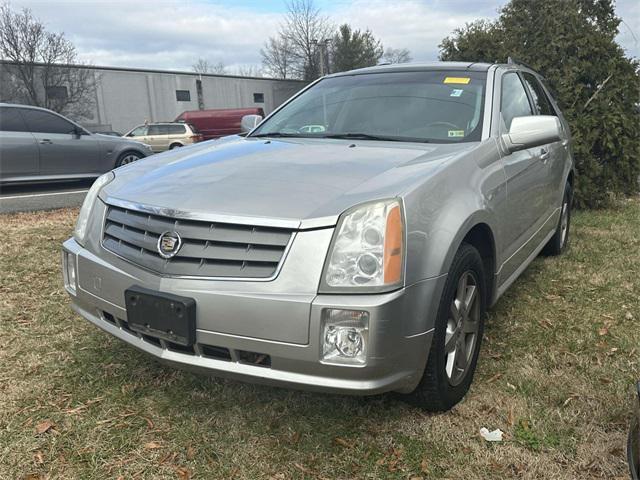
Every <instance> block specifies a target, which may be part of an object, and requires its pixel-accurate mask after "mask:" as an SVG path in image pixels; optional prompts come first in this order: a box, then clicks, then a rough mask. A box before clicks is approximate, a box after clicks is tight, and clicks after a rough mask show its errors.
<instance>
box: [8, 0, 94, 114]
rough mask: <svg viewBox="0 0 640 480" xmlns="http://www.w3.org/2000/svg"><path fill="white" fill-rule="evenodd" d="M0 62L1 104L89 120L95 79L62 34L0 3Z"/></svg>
mask: <svg viewBox="0 0 640 480" xmlns="http://www.w3.org/2000/svg"><path fill="white" fill-rule="evenodd" d="M0 58H2V59H3V60H5V61H8V63H6V64H5V65H4V66H3V69H4V70H6V72H5V75H4V78H5V79H8V81H9V85H8V86H7V88H6V89H5V88H4V87H3V90H6V91H3V94H2V96H3V97H9V95H10V96H11V98H4V100H9V101H15V102H21V103H27V104H31V105H37V106H40V107H45V108H49V109H51V110H55V111H56V112H60V113H65V114H67V115H71V116H74V117H76V118H78V117H89V116H90V114H91V109H92V107H93V105H94V102H95V89H96V84H97V81H98V79H97V78H96V76H95V73H94V71H93V70H92V69H91V68H87V67H90V66H89V65H87V64H84V63H82V62H80V61H79V60H78V56H77V52H76V49H75V46H74V45H73V44H72V43H71V42H70V41H69V40H67V39H66V38H65V36H64V33H53V32H48V31H47V30H46V29H45V27H44V25H43V24H42V22H40V21H39V20H38V19H37V18H35V17H34V16H33V15H32V14H31V11H30V10H29V9H26V8H25V9H23V10H22V11H20V12H14V11H13V10H12V9H11V7H10V5H9V3H3V4H2V5H0Z"/></svg>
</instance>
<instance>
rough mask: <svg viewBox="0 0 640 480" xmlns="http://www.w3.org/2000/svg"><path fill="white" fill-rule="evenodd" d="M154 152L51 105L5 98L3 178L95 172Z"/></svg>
mask: <svg viewBox="0 0 640 480" xmlns="http://www.w3.org/2000/svg"><path fill="white" fill-rule="evenodd" d="M152 153H153V152H152V151H151V149H150V148H149V146H148V145H145V144H143V143H140V142H135V141H132V140H127V139H124V138H117V137H113V136H110V135H100V134H97V133H91V132H89V131H87V130H85V129H84V128H83V127H81V126H80V125H78V124H77V123H74V122H72V121H71V120H69V119H68V118H65V117H63V116H62V115H59V114H57V113H55V112H52V111H51V110H47V109H44V108H39V107H31V106H26V105H11V104H6V103H0V183H17V182H34V181H51V180H68V179H78V178H92V177H93V178H95V177H98V176H100V175H101V174H103V173H104V172H107V171H109V170H111V169H112V168H115V167H119V166H121V165H125V164H127V163H131V162H134V161H136V160H139V159H140V158H144V157H146V156H147V155H151V154H152Z"/></svg>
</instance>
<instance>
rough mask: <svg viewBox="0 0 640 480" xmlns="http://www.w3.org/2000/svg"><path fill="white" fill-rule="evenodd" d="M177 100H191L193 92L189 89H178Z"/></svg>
mask: <svg viewBox="0 0 640 480" xmlns="http://www.w3.org/2000/svg"><path fill="white" fill-rule="evenodd" d="M176 100H177V101H179V102H190V101H191V92H190V91H189V90H176Z"/></svg>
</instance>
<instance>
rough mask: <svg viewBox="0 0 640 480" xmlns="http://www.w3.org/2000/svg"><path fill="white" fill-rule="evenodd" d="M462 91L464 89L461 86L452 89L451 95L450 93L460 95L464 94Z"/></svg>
mask: <svg viewBox="0 0 640 480" xmlns="http://www.w3.org/2000/svg"><path fill="white" fill-rule="evenodd" d="M462 92H463V90H462V89H461V88H454V89H453V90H451V95H449V96H450V97H460V96H462Z"/></svg>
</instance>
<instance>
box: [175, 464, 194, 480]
mask: <svg viewBox="0 0 640 480" xmlns="http://www.w3.org/2000/svg"><path fill="white" fill-rule="evenodd" d="M176 475H177V476H178V478H179V479H180V480H189V479H190V478H191V470H189V469H188V468H186V467H177V468H176Z"/></svg>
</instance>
